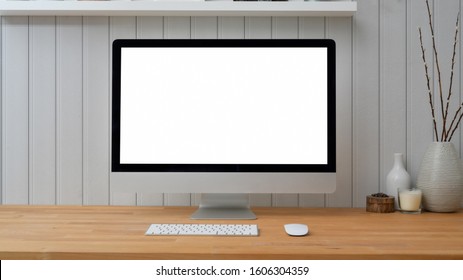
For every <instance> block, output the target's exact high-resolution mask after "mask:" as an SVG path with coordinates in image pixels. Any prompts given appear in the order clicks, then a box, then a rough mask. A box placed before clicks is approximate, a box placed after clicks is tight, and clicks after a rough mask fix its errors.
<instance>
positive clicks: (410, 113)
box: [0, 0, 463, 207]
mask: <svg viewBox="0 0 463 280" xmlns="http://www.w3.org/2000/svg"><path fill="white" fill-rule="evenodd" d="M357 2H358V12H357V13H356V15H355V16H354V17H353V18H349V17H346V18H343V17H340V18H311V17H300V18H297V17H273V18H272V17H111V18H109V17H83V18H82V17H30V18H28V17H3V18H2V20H1V21H2V22H1V63H2V67H1V81H0V85H1V87H0V88H1V165H0V166H1V168H0V170H1V174H0V178H1V201H2V203H5V204H91V205H95V204H103V205H104V204H119V205H190V204H197V195H196V194H146V193H143V194H135V193H124V194H122V193H112V192H111V178H110V150H109V147H110V117H111V116H110V100H111V96H110V93H111V83H110V81H111V61H110V58H111V43H112V41H113V40H114V39H116V38H166V39H170V38H192V39H194V38H212V39H215V38H249V39H251V38H252V39H258V38H323V37H326V38H332V39H334V40H335V41H336V44H337V52H336V54H337V113H338V116H337V126H338V127H337V136H338V139H337V151H338V157H337V159H338V162H337V170H338V187H337V190H336V191H335V193H333V194H327V195H323V194H300V195H286V194H273V195H272V194H258V195H252V202H251V203H252V205H254V206H306V207H314V206H321V207H323V206H326V207H344V206H347V207H351V206H354V207H363V206H364V205H365V196H366V195H368V194H371V193H373V192H377V191H384V190H385V176H386V175H387V173H388V172H389V170H390V168H391V167H392V154H393V153H394V152H402V153H404V154H406V159H407V167H408V169H409V170H410V173H411V175H412V179H413V181H415V179H416V174H417V171H418V168H419V164H420V161H421V158H422V156H423V153H424V150H425V149H426V147H427V146H428V144H429V143H430V142H431V141H432V140H433V133H432V126H431V118H430V112H429V104H428V100H427V91H426V84H425V79H424V70H423V63H422V61H421V52H420V44H419V39H418V31H417V28H418V26H421V27H422V28H423V32H424V35H425V38H424V42H425V45H426V51H427V54H428V64H429V67H430V74H431V75H432V76H433V84H432V87H433V88H434V89H435V88H437V83H436V78H437V77H436V71H435V68H434V66H435V65H434V63H433V61H432V54H431V50H432V48H431V40H430V35H429V29H428V19H427V13H426V6H425V2H424V1H412V0H391V1H389V0H387V1H386V0H359V1H357ZM462 2H463V0H450V1H435V0H434V1H431V8H432V10H433V13H434V14H435V18H434V19H435V25H434V26H435V31H436V34H437V36H436V39H437V42H438V48H439V52H440V53H441V57H440V59H441V67H442V75H443V76H445V80H444V84H443V85H444V87H445V90H444V92H445V93H446V92H447V91H448V75H449V63H450V59H451V54H452V43H453V35H454V33H453V32H454V26H455V16H456V13H457V10H460V9H461V5H462ZM458 39H459V41H460V42H459V46H458V53H457V64H456V68H455V77H454V88H453V91H454V93H455V97H458V99H459V100H460V101H459V102H460V103H461V100H462V96H461V93H460V91H461V80H462V78H463V77H462V75H463V74H462V71H461V67H462V63H461V50H462V48H463V47H462V44H461V36H459V38H458ZM277 70H278V69H276V71H277ZM456 103H457V102H455V103H452V106H456ZM453 110H455V107H453ZM450 112H452V110H450ZM457 134H458V135H457V136H456V137H455V139H454V141H453V142H454V143H455V144H456V147H457V149H459V150H460V153H461V152H462V148H461V145H462V130H461V129H460V130H459V131H458V133H457Z"/></svg>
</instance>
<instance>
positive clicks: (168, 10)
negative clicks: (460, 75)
mask: <svg viewBox="0 0 463 280" xmlns="http://www.w3.org/2000/svg"><path fill="white" fill-rule="evenodd" d="M356 11H357V2H350V1H327V2H296V1H294V2H293V1H290V2H230V1H199V2H197V1H184V2H175V1H174V2H168V1H167V0H165V1H1V0H0V15H2V16H329V17H337V16H342V17H350V16H353V15H354V13H355V12H356Z"/></svg>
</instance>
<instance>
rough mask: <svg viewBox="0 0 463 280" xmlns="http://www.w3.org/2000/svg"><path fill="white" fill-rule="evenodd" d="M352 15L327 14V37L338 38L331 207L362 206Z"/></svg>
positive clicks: (327, 202) (327, 198)
mask: <svg viewBox="0 0 463 280" xmlns="http://www.w3.org/2000/svg"><path fill="white" fill-rule="evenodd" d="M352 32H353V30H352V19H351V18H327V19H326V38H330V39H333V40H335V41H336V81H337V82H336V112H337V116H336V138H337V140H336V142H337V143H336V150H337V162H336V175H337V181H336V182H337V186H336V191H335V192H334V193H333V194H328V195H326V206H327V207H352V206H355V207H359V206H360V205H357V204H352V192H353V185H352V180H353V179H352V173H353V165H354V164H353V163H354V161H353V158H352V157H353V155H352V145H353V140H352V138H353V123H352V114H353V109H352V103H353V92H352V79H353V73H352V64H353V58H352V52H353V49H352V45H353V36H352Z"/></svg>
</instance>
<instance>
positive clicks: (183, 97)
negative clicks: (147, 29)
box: [120, 48, 327, 164]
mask: <svg viewBox="0 0 463 280" xmlns="http://www.w3.org/2000/svg"><path fill="white" fill-rule="evenodd" d="M120 129H121V150H120V158H121V163H122V164H133V163H154V164H326V163H327V50H326V48H122V50H121V127H120Z"/></svg>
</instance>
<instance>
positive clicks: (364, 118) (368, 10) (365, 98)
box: [353, 0, 380, 206]
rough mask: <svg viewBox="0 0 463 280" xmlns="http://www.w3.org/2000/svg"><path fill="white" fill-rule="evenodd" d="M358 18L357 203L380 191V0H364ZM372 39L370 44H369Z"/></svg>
mask: <svg viewBox="0 0 463 280" xmlns="http://www.w3.org/2000/svg"><path fill="white" fill-rule="evenodd" d="M358 4H359V7H358V11H357V14H356V16H355V19H354V26H355V31H354V36H355V40H354V63H353V67H354V84H353V86H354V99H353V102H354V108H355V110H354V111H353V118H354V126H353V130H354V143H353V154H354V158H353V166H354V178H353V179H354V193H353V199H354V204H355V205H362V206H364V205H365V197H366V196H367V195H368V194H372V193H376V192H378V191H379V181H380V178H379V34H378V32H379V21H378V18H379V1H378V0H374V1H373V0H360V1H358ZM365 42H368V44H365Z"/></svg>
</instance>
